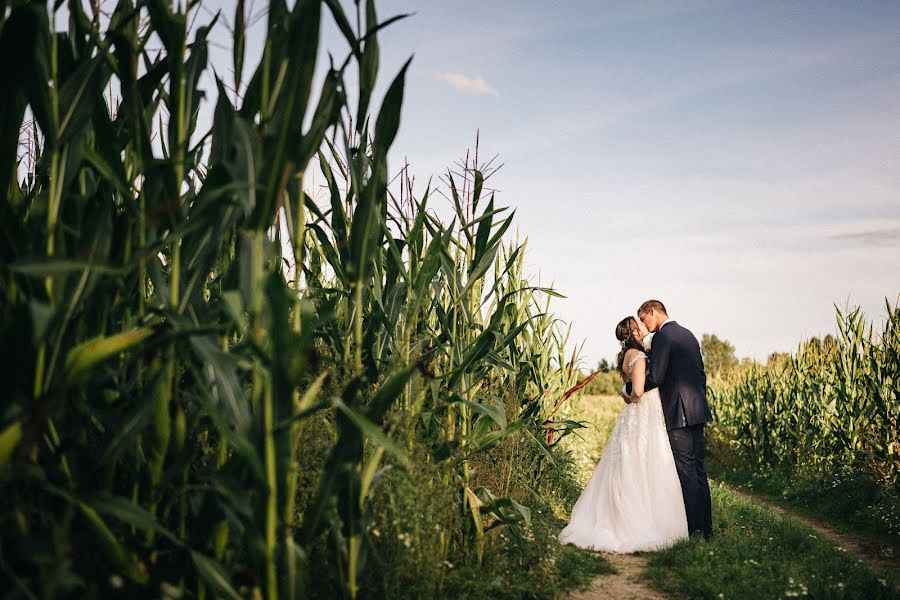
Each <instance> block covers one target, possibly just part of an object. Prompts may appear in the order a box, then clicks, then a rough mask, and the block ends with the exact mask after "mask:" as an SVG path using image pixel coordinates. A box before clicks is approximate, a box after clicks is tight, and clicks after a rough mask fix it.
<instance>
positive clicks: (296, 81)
mask: <svg viewBox="0 0 900 600" xmlns="http://www.w3.org/2000/svg"><path fill="white" fill-rule="evenodd" d="M59 4H60V3H57V5H56V6H57V7H58V6H59ZM91 6H92V7H93V8H92V9H91V10H92V12H91V13H90V14H87V13H85V12H83V9H82V3H81V2H77V1H71V2H68V11H69V15H70V18H69V20H68V29H67V31H60V32H57V31H54V30H53V29H52V26H51V23H54V22H55V21H56V20H55V19H54V18H53V15H52V14H50V15H48V12H47V11H48V7H47V3H45V2H37V1H33V0H32V1H30V0H17V1H15V2H12V3H9V6H8V7H7V8H6V9H4V11H0V61H2V63H3V68H2V69H0V77H2V78H3V80H4V90H6V91H5V93H4V96H3V98H2V100H0V103H2V104H0V119H2V122H3V123H4V127H3V130H2V132H3V133H2V138H0V189H2V190H4V198H3V200H2V202H0V223H2V235H0V290H2V292H0V294H2V304H0V339H2V340H3V350H4V358H5V360H4V361H3V363H2V366H0V369H2V378H3V381H4V390H5V398H6V402H5V403H4V405H3V410H2V413H0V496H2V497H3V499H4V503H3V507H2V509H0V587H2V588H3V589H4V590H7V591H9V594H10V596H12V597H23V598H24V597H46V598H49V597H59V598H67V597H72V598H90V597H109V596H111V595H120V596H122V597H129V598H131V597H134V598H144V597H146V598H158V597H160V596H163V597H196V598H211V597H228V598H237V597H264V598H267V599H270V600H274V599H276V598H279V597H289V598H295V597H320V598H333V597H382V596H384V595H391V596H392V597H403V596H409V597H434V596H439V595H452V596H454V597H456V596H460V595H469V596H473V597H479V596H481V597H484V596H488V595H489V596H491V597H499V596H503V595H505V596H506V597H521V596H532V595H533V596H540V597H550V596H553V595H555V594H558V593H560V592H561V591H562V590H564V589H566V588H569V587H572V586H575V585H579V584H580V583H582V582H584V581H586V580H587V579H589V578H590V577H591V575H592V574H593V573H597V572H601V571H604V570H608V565H607V564H606V563H605V562H604V561H603V560H602V559H599V558H595V557H589V558H588V557H585V556H583V555H581V554H577V553H573V552H571V551H570V549H563V548H560V547H559V545H558V544H557V543H556V542H555V534H556V532H557V531H558V529H559V526H560V524H559V522H558V520H557V519H556V517H555V516H554V515H555V512H558V511H560V510H563V511H567V506H566V505H567V503H571V502H572V501H574V498H575V497H577V492H578V489H579V488H578V485H577V482H576V481H575V479H574V471H573V469H574V466H573V462H572V461H571V459H570V458H569V455H568V454H567V452H566V451H563V450H562V448H561V447H560V446H558V444H559V442H560V440H564V439H566V436H567V435H568V434H569V433H571V432H573V431H575V430H576V429H578V428H579V427H581V425H580V424H579V423H577V422H575V421H573V420H570V419H567V418H565V417H564V416H563V415H565V414H567V410H568V407H567V406H566V404H567V403H566V401H565V400H564V398H566V397H568V396H567V394H566V392H567V390H570V388H571V387H572V386H573V385H574V383H575V376H576V374H575V372H574V369H573V367H572V360H570V361H567V360H566V356H565V354H564V348H565V346H566V343H567V335H568V334H567V332H566V331H565V330H564V329H563V328H562V327H560V325H559V323H558V321H557V320H556V319H555V318H554V317H553V316H552V314H551V312H550V305H549V303H550V300H551V297H552V296H554V295H556V294H555V292H553V291H552V290H549V289H543V288H538V287H535V286H533V285H531V284H530V283H529V278H528V276H527V274H526V273H524V272H523V270H522V259H523V255H524V244H522V245H509V244H507V243H505V242H504V233H505V232H507V231H508V230H509V227H510V225H511V223H512V217H511V216H507V215H505V214H504V212H505V209H504V208H502V207H498V206H496V205H495V204H494V199H493V197H492V196H488V195H487V194H485V193H483V192H484V190H485V188H484V181H485V179H486V174H485V173H483V172H482V170H481V169H480V165H478V164H477V162H476V164H473V165H470V164H467V165H466V169H465V172H464V173H463V174H462V175H461V176H457V177H456V178H453V177H451V178H450V180H449V184H448V188H449V189H448V191H447V193H448V195H449V196H450V197H451V198H452V202H453V205H454V209H455V213H456V214H455V219H454V221H453V222H452V223H450V224H445V223H442V222H441V221H439V220H438V219H437V218H435V217H434V216H433V214H431V213H430V212H429V210H428V202H429V196H430V191H429V190H425V191H424V192H423V193H421V194H419V196H418V197H415V196H414V195H413V194H412V190H409V189H408V188H407V190H406V191H407V193H406V194H403V195H401V198H400V199H399V200H398V199H397V198H396V197H395V196H394V195H393V194H392V193H391V191H390V189H389V187H388V181H389V177H388V166H387V154H388V151H389V149H390V147H391V145H392V143H393V141H394V138H395V135H396V132H397V129H398V126H399V123H400V113H401V103H402V97H403V88H404V77H405V72H406V66H404V67H402V68H401V69H400V71H399V73H397V74H396V75H395V76H394V77H393V82H392V83H391V84H390V85H389V86H388V87H387V92H386V94H385V97H384V100H383V102H382V103H381V106H380V108H379V109H378V110H377V112H376V111H374V109H373V110H372V111H371V116H370V106H371V105H372V104H373V103H372V97H371V96H372V90H373V87H374V85H375V81H376V79H377V78H378V72H379V57H378V41H377V39H378V37H379V36H380V35H382V28H383V27H384V26H386V25H388V24H389V22H390V19H388V20H378V18H377V16H376V12H375V7H374V4H373V3H372V2H371V1H368V2H365V3H359V4H358V5H357V9H358V14H357V15H354V16H353V17H348V16H347V15H346V14H345V13H344V10H343V9H342V7H341V5H340V4H339V3H338V2H337V1H335V0H324V1H320V0H298V1H297V2H296V3H294V4H293V6H292V7H291V8H288V6H287V4H286V3H285V2H283V1H278V0H276V1H273V2H270V3H269V6H268V25H267V34H266V39H265V46H264V53H263V56H262V59H261V62H260V63H259V64H258V65H256V67H255V68H254V69H253V70H252V76H251V77H250V78H249V79H248V80H246V81H242V80H241V73H242V65H243V62H244V56H243V48H244V24H245V22H246V18H245V17H246V15H245V14H244V2H242V1H240V2H238V3H237V11H236V14H235V16H234V18H233V22H232V25H233V26H232V28H231V30H232V31H233V34H234V40H233V60H234V64H233V65H232V67H233V71H234V73H235V77H234V81H233V82H232V83H231V86H230V88H231V89H232V90H238V91H240V93H239V94H230V93H229V92H228V91H227V89H226V86H225V84H224V83H223V82H221V81H219V80H217V81H216V84H217V86H218V100H217V102H216V105H215V110H214V119H213V125H212V128H211V131H209V132H202V131H197V122H198V119H197V115H198V111H199V110H200V107H201V106H203V105H204V102H205V98H206V96H205V92H208V91H209V90H203V89H201V88H200V87H199V85H200V84H199V82H200V80H201V75H202V74H203V73H204V72H205V71H206V70H207V69H208V55H207V36H208V33H209V30H210V28H211V27H213V26H214V23H215V18H214V19H212V20H211V21H209V22H206V23H203V19H204V16H203V15H204V14H206V13H203V12H202V11H201V10H200V7H199V6H198V5H196V4H187V5H186V6H185V5H184V4H179V5H177V7H176V8H174V9H173V8H172V4H171V3H169V2H166V1H163V0H149V1H148V2H145V3H141V4H135V3H134V2H132V1H131V0H120V1H119V2H118V3H117V4H116V6H115V8H114V9H113V10H112V12H111V13H106V12H104V13H103V14H101V12H100V8H99V6H97V5H91ZM354 17H355V18H354ZM216 18H218V17H216ZM327 19H330V20H332V21H333V22H334V24H335V25H336V26H337V28H338V30H339V31H340V32H341V33H342V34H343V35H344V36H345V37H346V41H347V47H348V50H347V52H346V56H338V57H336V59H337V60H335V61H334V62H333V63H331V66H330V67H329V68H326V69H325V76H324V79H323V80H322V82H321V85H319V86H314V73H315V72H316V69H315V62H316V57H317V55H318V54H319V35H320V31H321V29H322V27H323V21H325V20H327ZM351 23H356V24H358V25H356V26H354V25H353V24H351ZM151 39H153V40H154V43H159V44H161V45H162V50H161V51H160V52H158V53H156V52H153V53H151V52H150V51H149V50H148V43H149V42H150V40H151ZM351 71H356V73H355V74H353V73H351ZM350 75H353V77H354V79H355V81H358V84H359V85H358V86H354V87H356V88H358V89H357V94H356V95H355V98H353V99H352V100H351V99H349V98H347V89H346V88H345V86H344V78H345V77H346V76H350ZM109 89H117V90H119V92H120V94H121V96H120V97H118V96H117V97H112V96H111V95H110V96H107V95H105V91H106V90H109ZM232 97H235V98H236V99H237V100H236V101H232V100H231V98H232ZM313 98H315V101H313ZM29 116H30V117H33V121H32V120H30V119H29V120H28V121H26V117H29ZM351 123H352V125H351ZM23 126H24V127H23ZM20 131H23V132H24V135H25V136H26V137H27V140H26V145H27V146H29V147H30V148H32V149H33V150H34V156H33V159H34V162H33V164H28V163H26V164H19V163H18V162H17V159H16V156H17V154H16V152H17V150H18V149H19V147H20V145H21V144H22V143H23V142H22V140H21V139H20V137H19V132H20ZM313 159H317V163H318V165H317V170H318V171H320V172H321V177H322V181H323V182H324V188H325V190H326V191H325V198H324V201H323V202H321V205H320V203H319V202H317V201H315V200H314V199H313V198H311V197H310V196H309V195H307V193H306V191H305V189H306V188H305V187H304V181H308V180H309V178H310V177H311V174H312V172H313V168H312V167H311V166H310V165H311V161H312V160H313ZM573 360H574V359H573ZM570 569H575V572H574V573H571V572H569V570H570Z"/></svg>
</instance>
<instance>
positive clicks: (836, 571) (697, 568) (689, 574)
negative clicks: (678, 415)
mask: <svg viewBox="0 0 900 600" xmlns="http://www.w3.org/2000/svg"><path fill="white" fill-rule="evenodd" d="M712 497H713V528H714V537H713V538H712V540H710V541H708V542H705V541H703V540H699V539H690V540H686V541H684V542H682V543H679V544H676V545H675V546H673V547H671V548H669V549H666V550H663V551H661V552H657V553H654V554H651V555H649V558H650V564H649V568H648V570H647V571H646V573H645V576H646V577H647V578H648V579H649V581H650V583H651V585H652V586H653V587H656V588H658V589H659V590H661V591H664V592H667V593H671V594H675V595H678V596H686V597H689V598H780V597H794V596H797V597H800V596H808V597H811V598H867V599H869V598H871V599H875V598H895V597H897V596H896V594H897V592H896V584H897V582H896V580H895V579H894V578H893V577H892V576H891V575H889V574H887V573H883V572H879V571H876V570H873V569H872V568H870V567H869V566H868V565H867V564H865V563H861V562H860V561H859V560H858V559H857V558H856V557H855V556H853V555H851V554H849V553H848V552H846V551H842V550H841V549H840V548H837V547H835V546H834V545H833V544H832V543H831V542H830V541H829V540H826V539H822V538H821V536H820V535H819V534H817V532H816V531H815V530H813V529H811V528H810V527H808V526H806V525H804V524H802V523H800V522H798V521H796V520H794V519H791V518H789V517H784V516H781V515H778V514H777V513H775V512H773V511H771V510H769V509H767V508H764V507H761V506H760V505H758V504H756V503H754V502H752V501H749V500H747V499H745V498H743V497H741V496H739V495H738V494H736V493H735V492H734V491H732V490H730V489H729V488H727V487H726V486H725V485H723V484H721V483H718V484H714V485H713V486H712Z"/></svg>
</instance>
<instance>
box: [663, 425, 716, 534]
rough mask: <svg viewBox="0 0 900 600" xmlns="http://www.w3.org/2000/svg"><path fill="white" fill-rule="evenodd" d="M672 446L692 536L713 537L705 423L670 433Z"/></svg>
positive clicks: (671, 430)
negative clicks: (704, 443)
mask: <svg viewBox="0 0 900 600" xmlns="http://www.w3.org/2000/svg"><path fill="white" fill-rule="evenodd" d="M669 444H670V445H671V446H672V456H674V457H675V468H676V470H677V471H678V479H679V480H680V481H681V493H682V495H683V496H684V511H685V513H687V522H688V532H689V533H690V534H691V535H695V534H702V535H703V537H705V538H708V537H709V536H711V535H712V501H711V500H710V497H709V481H708V480H707V478H706V466H705V465H704V463H703V460H704V456H705V451H704V448H703V423H700V424H699V425H689V426H687V427H678V428H677V429H670V430H669Z"/></svg>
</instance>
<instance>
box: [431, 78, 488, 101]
mask: <svg viewBox="0 0 900 600" xmlns="http://www.w3.org/2000/svg"><path fill="white" fill-rule="evenodd" d="M437 76H438V79H440V80H441V81H444V82H446V83H449V84H450V85H451V86H453V89H455V90H456V91H458V92H463V93H464V94H481V95H485V96H494V97H497V96H499V95H500V92H499V91H497V88H495V87H494V86H492V85H491V84H489V83H488V82H487V81H485V80H484V79H482V78H481V77H475V78H472V77H467V76H465V75H463V74H461V73H438V74H437Z"/></svg>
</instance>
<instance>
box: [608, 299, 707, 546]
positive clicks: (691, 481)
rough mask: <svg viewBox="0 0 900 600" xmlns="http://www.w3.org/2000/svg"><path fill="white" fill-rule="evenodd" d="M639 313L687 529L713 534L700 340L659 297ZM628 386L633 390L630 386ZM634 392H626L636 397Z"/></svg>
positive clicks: (628, 399) (649, 377)
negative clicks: (648, 339) (646, 334)
mask: <svg viewBox="0 0 900 600" xmlns="http://www.w3.org/2000/svg"><path fill="white" fill-rule="evenodd" d="M638 318H639V319H640V320H641V321H642V322H643V323H644V325H645V326H646V327H647V329H649V330H650V331H651V332H654V333H655V334H656V335H654V336H653V342H652V350H651V352H650V371H649V373H647V384H646V386H645V390H649V389H653V388H654V387H659V395H660V397H661V398H662V406H663V414H664V415H665V419H666V429H667V430H668V432H669V444H670V445H671V446H672V455H673V456H674V457H675V467H676V469H677V470H678V479H680V480H681V493H682V495H683V496H684V509H685V512H686V513H687V522H688V532H690V533H691V534H697V533H700V534H703V537H705V538H709V536H710V535H712V505H711V502H710V498H709V482H708V481H707V479H706V467H705V466H704V464H703V455H704V449H703V425H704V423H706V422H708V421H711V420H712V414H711V413H710V411H709V405H708V404H707V403H706V372H705V371H704V370H703V358H702V357H701V355H700V344H699V343H697V338H695V337H694V334H692V333H691V332H690V331H688V330H687V329H685V328H684V327H682V326H681V325H679V324H678V323H676V322H675V321H673V320H671V319H669V315H668V314H667V313H666V307H665V306H663V303H662V302H660V301H659V300H647V301H646V302H644V303H643V304H641V307H640V308H639V309H638ZM629 391H630V390H629ZM636 399H637V398H636V397H633V396H631V397H626V398H625V401H626V402H633V401H635V400H636Z"/></svg>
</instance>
